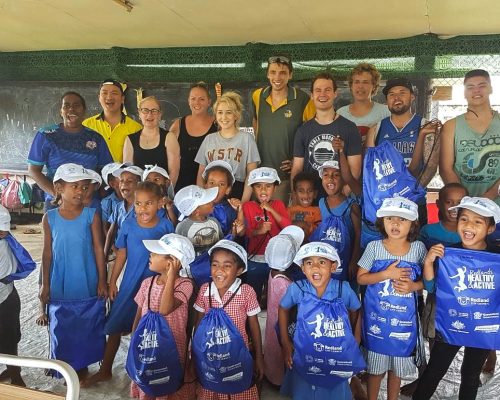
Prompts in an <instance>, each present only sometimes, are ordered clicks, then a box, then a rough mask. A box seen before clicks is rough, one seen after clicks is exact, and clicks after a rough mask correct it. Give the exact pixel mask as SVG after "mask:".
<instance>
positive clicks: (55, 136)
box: [28, 92, 113, 208]
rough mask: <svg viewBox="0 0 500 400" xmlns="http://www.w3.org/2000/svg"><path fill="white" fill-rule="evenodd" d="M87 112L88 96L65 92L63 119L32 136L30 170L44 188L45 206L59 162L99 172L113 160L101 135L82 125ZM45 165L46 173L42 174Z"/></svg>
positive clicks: (62, 107)
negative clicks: (85, 97)
mask: <svg viewBox="0 0 500 400" xmlns="http://www.w3.org/2000/svg"><path fill="white" fill-rule="evenodd" d="M85 111H86V106H85V99H84V98H83V97H82V96H81V95H80V94H79V93H76V92H66V93H64V94H63V95H62V97H61V110H60V114H61V117H62V120H63V122H62V123H60V124H57V125H53V126H50V127H47V128H42V129H40V130H39V131H38V132H37V133H36V135H35V138H34V139H33V142H32V144H31V149H30V152H29V154H28V173H29V175H30V176H31V178H33V180H34V181H35V182H36V183H37V184H38V186H40V187H41V188H42V189H43V190H44V191H45V193H46V205H48V201H50V199H51V198H52V197H53V196H54V185H53V184H52V178H53V176H54V174H55V172H56V169H57V168H58V167H59V166H60V165H62V164H66V163H75V164H80V165H83V167H85V168H88V169H92V170H97V171H98V172H99V171H100V169H101V168H102V167H103V166H104V165H106V164H108V163H110V162H112V161H113V159H112V158H111V154H110V153H109V150H108V146H107V145H106V142H105V141H104V139H103V138H102V136H101V135H100V134H99V133H97V132H95V131H93V130H91V129H88V128H86V127H85V126H83V125H82V121H83V120H84V118H85ZM44 166H45V167H46V168H47V175H44V174H43V173H42V170H43V167H44ZM49 208H51V207H50V206H49Z"/></svg>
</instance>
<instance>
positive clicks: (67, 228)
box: [47, 207, 98, 300]
mask: <svg viewBox="0 0 500 400" xmlns="http://www.w3.org/2000/svg"><path fill="white" fill-rule="evenodd" d="M95 212H96V210H95V209H93V208H87V207H84V208H83V210H82V212H81V214H80V215H79V216H78V217H77V218H75V219H71V220H69V219H65V218H63V217H62V216H61V214H59V209H58V208H55V209H53V210H50V211H47V220H48V223H49V227H50V234H51V236H52V263H51V269H50V298H51V300H79V299H87V298H89V297H95V296H97V283H98V273H97V265H96V261H95V254H94V248H93V245H92V229H91V226H92V221H93V219H94V214H95Z"/></svg>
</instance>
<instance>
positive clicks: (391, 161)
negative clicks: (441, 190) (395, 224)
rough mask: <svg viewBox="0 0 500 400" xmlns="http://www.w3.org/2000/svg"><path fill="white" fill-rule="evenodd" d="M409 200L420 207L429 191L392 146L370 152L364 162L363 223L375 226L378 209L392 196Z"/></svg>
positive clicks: (385, 145) (385, 144)
mask: <svg viewBox="0 0 500 400" xmlns="http://www.w3.org/2000/svg"><path fill="white" fill-rule="evenodd" d="M396 196H401V197H406V198H407V199H410V200H411V201H413V202H415V203H417V204H420V203H422V201H425V189H423V188H422V186H420V185H419V184H418V181H417V179H416V178H415V177H414V176H413V175H412V174H411V173H410V171H408V168H407V167H406V165H405V162H404V159H403V156H402V155H401V153H399V151H397V150H396V149H395V148H394V146H393V145H392V143H390V142H387V141H386V142H383V143H382V144H380V145H378V146H376V147H369V148H368V149H367V150H366V154H365V158H364V161H363V207H362V209H363V220H364V221H365V223H368V224H372V225H373V224H374V223H375V221H376V219H377V215H376V213H377V210H378V209H379V208H380V206H381V205H382V202H383V201H384V199H386V198H388V197H396Z"/></svg>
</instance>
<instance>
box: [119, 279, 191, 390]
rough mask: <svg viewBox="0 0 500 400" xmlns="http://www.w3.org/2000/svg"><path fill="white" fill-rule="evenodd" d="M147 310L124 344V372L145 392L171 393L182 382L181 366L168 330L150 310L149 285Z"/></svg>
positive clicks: (172, 338) (165, 323)
mask: <svg viewBox="0 0 500 400" xmlns="http://www.w3.org/2000/svg"><path fill="white" fill-rule="evenodd" d="M154 279H155V278H153V279H151V284H150V286H149V292H148V312H147V313H146V314H145V315H144V316H143V317H142V318H141V319H140V321H139V324H138V325H137V329H136V330H135V332H134V334H133V335H132V339H131V340H130V346H129V348H128V354H127V363H126V366H125V369H126V371H127V374H128V376H129V377H130V379H132V381H134V382H135V383H136V384H137V386H139V388H140V389H141V390H142V391H143V392H144V393H146V394H147V395H149V396H154V397H157V396H165V395H167V394H172V393H175V392H176V391H177V390H179V388H180V387H181V385H182V383H183V382H184V370H183V368H182V366H181V361H180V359H179V353H178V351H177V346H176V344H175V339H174V335H173V334H172V330H171V329H170V326H169V325H168V322H167V321H166V320H165V317H164V316H163V315H161V314H160V313H159V312H154V311H151V303H150V301H151V288H152V287H153V281H154Z"/></svg>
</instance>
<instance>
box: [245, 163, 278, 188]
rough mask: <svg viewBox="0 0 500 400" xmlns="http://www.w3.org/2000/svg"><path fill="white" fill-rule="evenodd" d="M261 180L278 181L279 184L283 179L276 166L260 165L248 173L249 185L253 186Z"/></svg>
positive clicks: (266, 181) (267, 181)
mask: <svg viewBox="0 0 500 400" xmlns="http://www.w3.org/2000/svg"><path fill="white" fill-rule="evenodd" d="M261 182H265V183H274V182H278V184H280V183H281V180H280V178H279V176H278V172H277V171H276V170H275V169H274V168H269V167H260V168H255V169H254V170H252V171H250V174H249V175H248V186H252V185H253V184H254V183H261Z"/></svg>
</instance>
